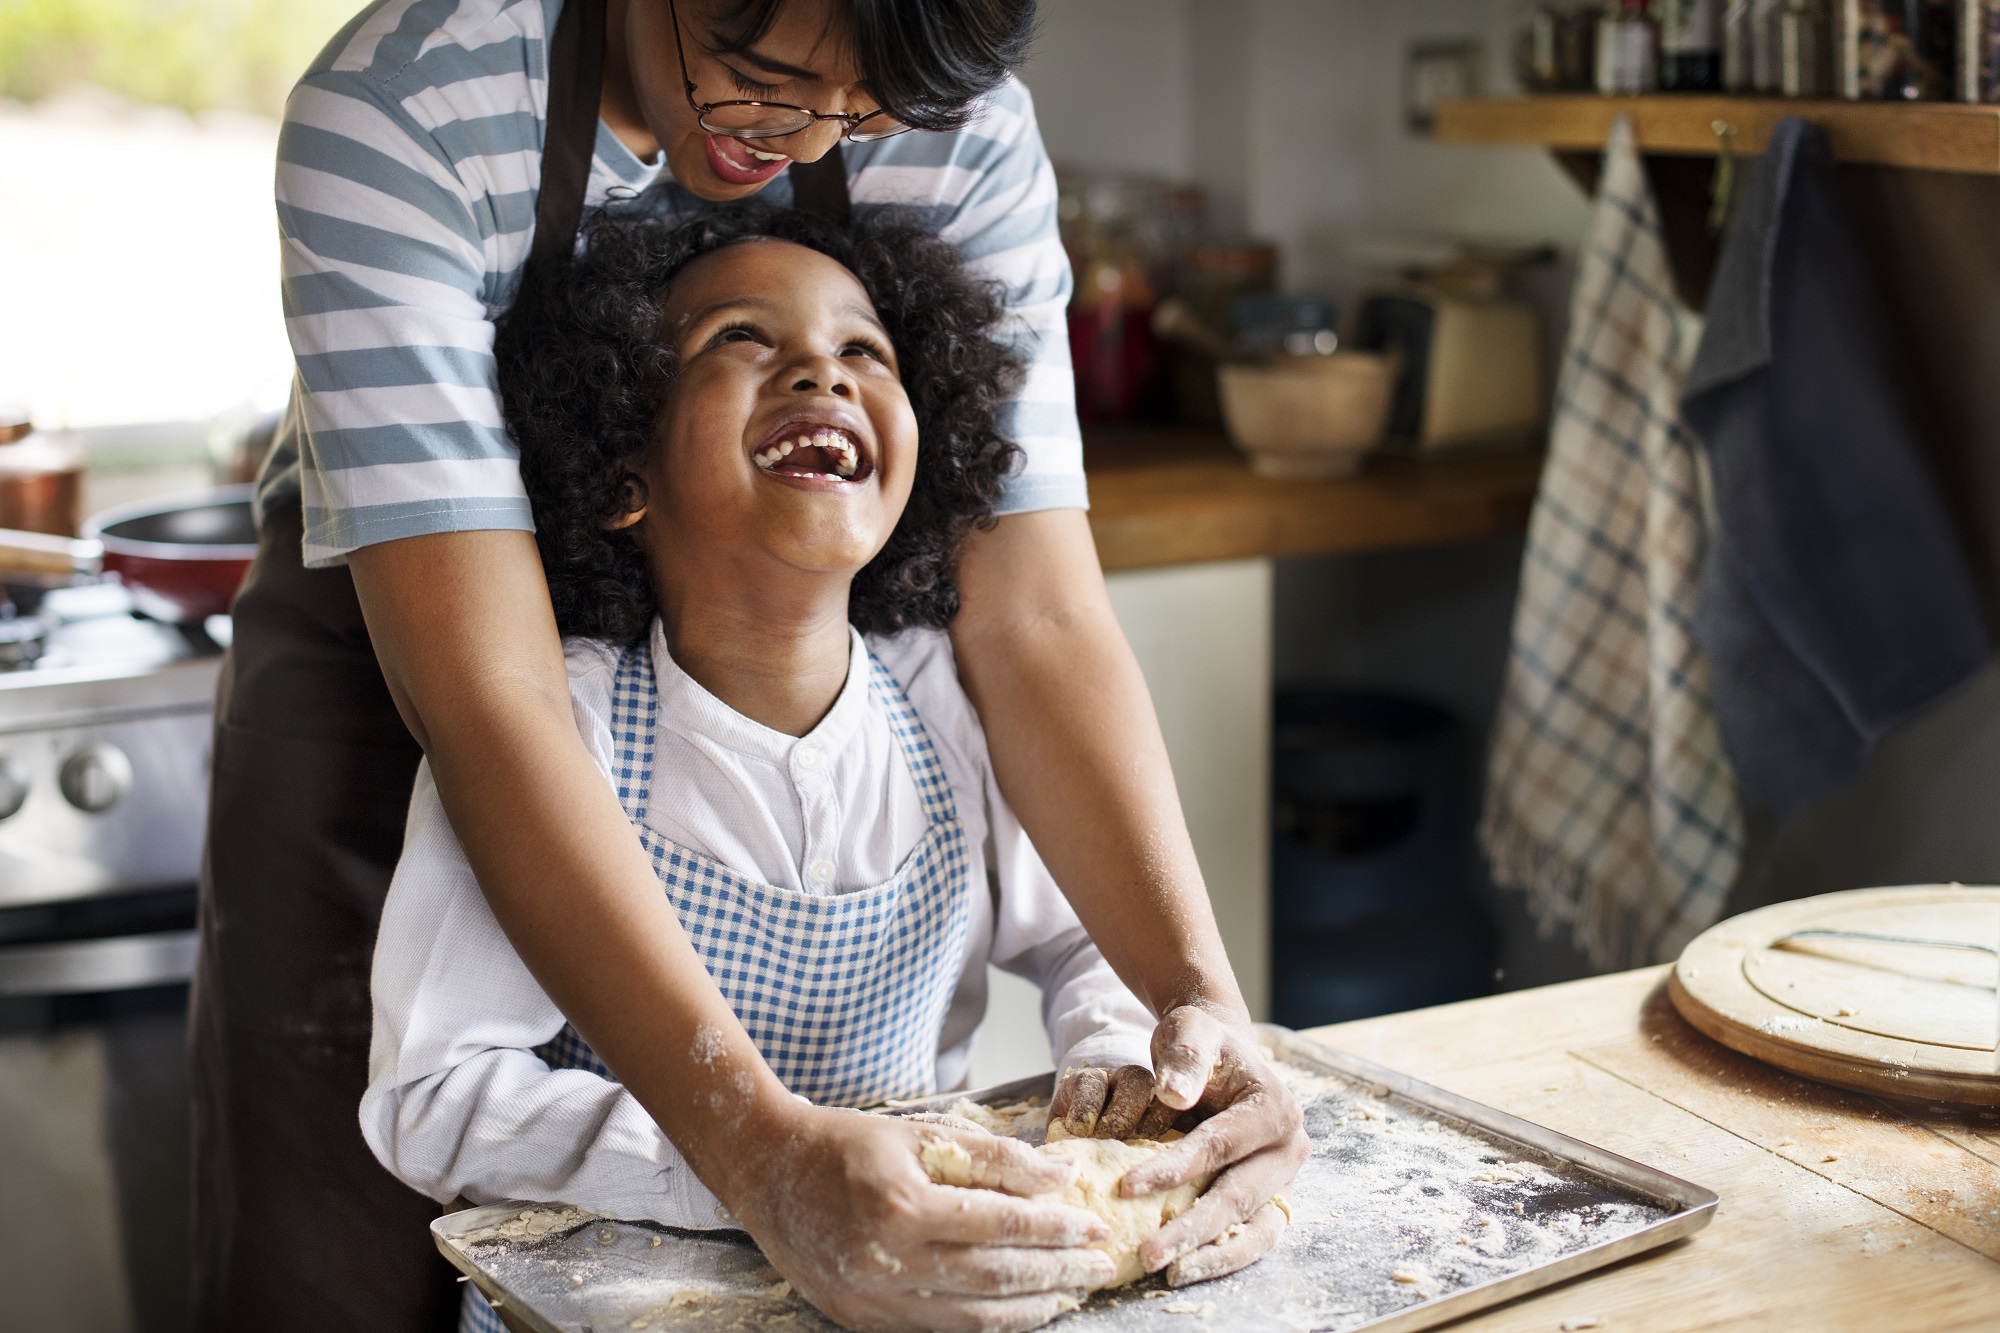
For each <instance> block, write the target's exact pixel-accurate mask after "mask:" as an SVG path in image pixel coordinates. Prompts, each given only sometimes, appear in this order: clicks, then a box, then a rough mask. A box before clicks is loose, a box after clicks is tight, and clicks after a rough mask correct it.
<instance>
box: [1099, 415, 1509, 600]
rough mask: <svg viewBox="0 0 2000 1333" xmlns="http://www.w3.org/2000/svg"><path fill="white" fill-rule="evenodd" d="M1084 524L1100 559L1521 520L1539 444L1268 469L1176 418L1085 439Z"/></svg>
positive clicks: (1341, 540) (1385, 536)
mask: <svg viewBox="0 0 2000 1333" xmlns="http://www.w3.org/2000/svg"><path fill="white" fill-rule="evenodd" d="M1084 468H1085V471H1086V472H1087V473H1088V474H1089V477H1090V504H1091V509H1090V528H1091V531H1092V533H1093V534H1094V535H1095V536H1096V538H1097V554H1098V558H1099V559H1100V560H1102V561H1103V562H1104V567H1105V568H1106V569H1107V570H1124V569H1151V568H1157V567H1160V566H1165V565H1182V564H1193V563H1196V562H1199V561H1210V560H1242V559H1276V558H1280V557H1283V556H1299V555H1332V554H1336V553H1342V552H1351V551H1377V550H1388V549H1391V548H1396V547H1412V546H1429V545H1438V544H1442V543H1446V542H1461V541H1472V540H1475V539H1477V538H1480V537H1493V536H1499V535H1501V534H1505V533H1520V532H1525V531H1526V530H1527V526H1528V511H1529V509H1530V508H1531V507H1532V506H1533V504H1534V498H1535V488H1536V486H1537V484H1538V483H1539V481H1540V478H1541V471H1542V456H1541V454H1540V453H1538V452H1533V451H1529V450H1519V451H1515V452H1510V453H1492V454H1480V455H1472V456H1461V457H1457V458H1446V459H1440V460H1434V461H1423V460H1419V459H1414V458H1407V457H1395V456H1387V455H1382V456H1377V457H1375V458H1371V459H1370V460H1369V461H1368V465H1367V466H1366V467H1365V468H1364V469H1363V470H1362V471H1361V473H1360V474H1358V475H1356V476H1352V477H1340V478H1335V479H1331V480H1325V481H1274V480H1271V479H1269V478H1265V477H1259V476H1257V475H1256V474H1255V473H1253V472H1251V471H1250V468H1249V465H1248V464H1247V463H1246V462H1245V461H1244V459H1243V455H1241V454H1240V453H1238V452H1236V450H1235V449H1233V448H1231V447H1230V445H1229V442H1228V441H1227V440H1226V439H1224V438H1223V437H1222V436H1221V435H1219V434H1215V433H1212V432H1206V431H1200V430H1191V429H1187V428H1185V427H1132V428H1126V429H1120V430H1098V431H1092V432H1089V433H1088V434H1086V436H1085V439H1084Z"/></svg>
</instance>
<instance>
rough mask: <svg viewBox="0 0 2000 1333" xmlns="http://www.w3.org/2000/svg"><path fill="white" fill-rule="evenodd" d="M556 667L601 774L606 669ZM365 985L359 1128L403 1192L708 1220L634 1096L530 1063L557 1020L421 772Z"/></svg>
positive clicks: (596, 662) (594, 656) (680, 1223)
mask: <svg viewBox="0 0 2000 1333" xmlns="http://www.w3.org/2000/svg"><path fill="white" fill-rule="evenodd" d="M569 657H570V678H571V679H570V684H571V692H572V696H573V698H574V700H575V711H576V717H577V723H578V726H579V728H580V729H582V731H583V734H584V738H585V740H586V743H587V744H588V745H589V748H590V750H591V752H592V755H593V757H594V758H596V759H597V761H598V763H599V764H600V766H603V767H605V769H606V771H607V772H608V771H609V768H608V765H609V757H610V728H609V716H608V714H609V704H610V686H611V671H610V663H609V661H608V660H607V658H606V655H605V654H604V653H602V652H601V651H597V652H595V653H593V651H592V650H591V648H590V647H589V646H587V645H586V646H585V647H584V649H582V650H581V651H579V650H578V649H577V648H576V647H572V649H571V651H570V654H569ZM607 780H608V779H607ZM371 986H372V990H373V1001H374V1033H373V1040H372V1043H371V1046H370V1050H369V1059H368V1091H367V1093H366V1094H365V1095H364V1096H363V1097H362V1100H361V1131H362V1136H363V1137H364V1138H366V1139H367V1141H368V1146H369V1147H370V1148H371V1149H373V1150H374V1153H375V1155H376V1157H377V1158H379V1159H380V1160H381V1162H382V1164H383V1165H384V1166H386V1167H387V1168H388V1169H389V1170H390V1172H392V1173H393V1174H394V1175H395V1176H396V1177H397V1178H398V1179H400V1180H402V1181H403V1182H404V1183H405V1184H407V1185H409V1186H410V1187H411V1188H413V1189H416V1190H420V1191H422V1192H423V1193H425V1194H428V1195H429V1196H430V1197H432V1198H434V1199H436V1200H438V1201H439V1202H441V1203H448V1202H450V1201H451V1200H453V1199H456V1198H459V1197H464V1198H466V1199H470V1200H472V1201H473V1202H474V1203H493V1202H500V1201H505V1200H510V1199H524V1200H531V1201H536V1202H549V1203H556V1202H560V1203H568V1204H574V1205H576V1206H577V1207H580V1208H586V1209H589V1210H591V1211H593V1212H599V1213H604V1214H606V1215H609V1216H612V1217H619V1218H624V1219H627V1220H633V1221H639V1220H650V1221H654V1222H660V1223H663V1224H666V1225H669V1226H677V1227H689V1228H714V1227H716V1226H717V1225H719V1222H720V1219H719V1217H718V1209H719V1205H718V1204H717V1202H716V1199H715V1197H714V1195H712V1194H710V1193H709V1191H708V1189H707V1188H706V1187H705V1186H703V1185H702V1183H701V1182H700V1181H699V1180H698V1179H696V1178H695V1175H694V1172H693V1171H691V1170H690V1169H689V1168H688V1166H687V1164H686V1162H684V1161H683V1160H682V1158H681V1156H680V1153H679V1152H678V1151H677V1150H676V1149H675V1148H674V1146H673V1144H672V1142H671V1141H669V1140H668V1138H667V1136H666V1135H665V1134H664V1133H663V1132H662V1131H661V1130H660V1128H659V1126H658V1125H656V1124H655V1123H654V1122H653V1120H652V1117H650V1116H649V1115H648V1114H647V1113H646V1111H645V1110H644V1109H643V1108H642V1107H641V1106H640V1105H639V1103H638V1101H637V1099H635V1098H634V1097H633V1096H632V1094H631V1093H629V1092H627V1091H626V1090H625V1089H624V1088H623V1087H622V1086H621V1085H619V1084H618V1083H615V1082H612V1081H611V1080H609V1079H605V1078H600V1077H598V1076H597V1075H595V1074H589V1073H584V1072H582V1071H580V1070H554V1069H551V1068H550V1067H549V1066H548V1065H547V1064H545V1063H544V1062H543V1061H542V1060H541V1058H540V1057H539V1056H537V1055H535V1054H534V1050H533V1048H534V1047H537V1046H540V1045H542V1044H543V1043H545V1042H547V1041H549V1040H550V1039H552V1038H553V1037H554V1036H555V1035H556V1034H557V1033H558V1032H559V1031H561V1030H562V1027H563V1022H564V1020H563V1016H562V1014H561V1012H560V1011H559V1010H557V1008H556V1007H555V1004H554V1003H553V1002H552V1001H551V1000H550V999H549V998H548V996H547V995H546V994H545V993H543V991H542V988H541V987H540V986H539V985H537V984H536V982H535V979H534V977H533V976H531V975H530V974H529V972H528V969H527V966H526V965H525V964H524V963H523V962H522V961H521V958H520V956H519V955H518V954H516V953H515V952H514V949H513V946H512V945H510V944H509V943H508V942H507V938H506V936H505V935H504V934H503V933H502V932H501V930H500V925H499V923H498V922H497V921H496V920H494V918H493V914H492V912H491V911H490V910H489V909H488V907H487V905H486V900H485V898H484V896H483V895H481V893H480V891H479V885H478V882H477V881H476V880H475V879H474V877H473V874H472V868H471V866H470V865H469V864H468V863H467V861H466V858H465V852H464V850H463V849H462V848H461V847H460V846H459V842H458V839H457V837H456V836H455V835H454V834H453V832H452V829H451V824H450V822H449V821H448V820H447V819H446V817H445V813H444V808H443V806H442V805H441V804H440V803H439V800H438V795H437V787H436V785H435V784H434V783H433V781H432V779H431V773H430V767H429V765H428V764H425V765H423V766H422V767H420V768H419V770H418V774H417V783H416V790H415V793H414V795H413V797H412V799H411V803H410V816H409V823H408V826H407V829H406V832H405V835H404V843H403V855H402V859H401V860H400V861H399V862H398V863H397V866H396V873H395V877H394V879H393V881H392V882H391V884H390V888H389V896H388V900H387V903H386V904H385V905H384V907H383V911H382V926H381V931H380V933H379V935H378V937H377V941H376V945H375V963H374V972H373V977H372V981H371Z"/></svg>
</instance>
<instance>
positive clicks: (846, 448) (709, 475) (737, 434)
mask: <svg viewBox="0 0 2000 1333" xmlns="http://www.w3.org/2000/svg"><path fill="white" fill-rule="evenodd" d="M661 329H662V333H663V336H664V338H665V340H666V341H667V343H668V345H669V346H671V347H673V348H674V349H675V351H676V352H677V353H678V355H679V358H680V371H679V375H678V378H677V379H676V381H675V384H674V388H673V391H672V394H671V397H670V401H669V402H668V403H667V404H666V406H665V408H664V409H663V410H662V412H661V414H660V417H659V421H658V423H657V427H656V440H657V443H656V445H655V447H654V449H653V452H652V454H651V455H650V456H649V457H648V458H647V459H646V461H645V463H644V465H643V466H641V467H640V468H639V469H638V475H639V478H640V480H641V481H642V482H644V484H645V487H646V490H647V492H648V503H647V510H646V515H645V518H644V519H643V520H642V523H643V528H644V530H645V536H646V540H647V544H648V546H649V549H651V551H652V552H653V562H654V564H655V566H656V568H659V567H660V566H661V562H662V561H663V560H664V561H666V562H667V563H668V564H669V565H673V564H677V563H679V562H681V561H683V560H695V561H701V562H705V563H712V562H714V561H716V560H721V561H722V562H724V563H725V564H731V563H737V564H755V563H757V562H758V561H760V560H765V559H771V558H775V559H776V560H777V561H779V562H780V563H782V564H784V565H788V566H791V567H793V568H795V569H798V570H801V571H804V572H811V573H819V574H842V575H852V574H853V573H855V572H856V571H858V570H859V569H860V568H861V567H862V566H863V565H865V564H867V563H868V562H869V561H870V560H871V559H873V558H874V557H875V554H876V552H878V551H880V550H881V549H882V546H883V544H884V543H885V542H887V541H888V540H889V534H890V533H891V532H892V531H894V529H895V526H896V521H897V519H899V518H900V517H901V516H902V513H903V506H904V504H905V502H907V501H908V499H909V495H910V483H911V479H912V477H913V475H914V473H915V470H916V461H917V423H916V417H915V416H914V414H913V413H912V412H911V410H910V400H909V397H908V396H907V395H906V394H905V393H904V392H903V385H902V381H901V380H900V379H899V378H898V369H897V363H896V350H895V348H894V347H892V346H891V345H890V343H889V337H888V334H887V333H885V332H884V331H883V328H882V325H881V323H880V322H879V321H878V320H877V319H876V317H875V309H874V305H873V303H871V302H870V300H869V299H868V294H867V292H866V291H864V290H863V289H862V286H861V284H860V282H859V281H858V280H857V279H856V278H855V276H854V275H853V274H852V273H850V272H848V270H847V269H846V268H844V267H843V266H842V265H840V264H839V263H837V262H835V261H834V260H832V259H829V258H827V257H826V256H825V255H822V254H819V253H818V252H816V251H813V250H808V249H806V248H805V247H804V246H799V245H793V244H791V243H790V242H788V241H777V240H758V241H749V242H745V243H742V244H738V245H731V246H727V247H725V248H723V249H721V250H718V251H715V252H714V253H712V254H708V255H704V256H703V257H702V258H700V259H698V260H696V261H695V262H694V263H692V264H690V265H688V266H687V267H686V268H685V269H683V270H681V272H680V274H679V275H678V276H676V277H675V279H674V282H673V285H672V287H671V288H670V289H669V290H668V292H667V296H666V300H665V302H664V305H663V310H662V323H661ZM655 539H657V540H655Z"/></svg>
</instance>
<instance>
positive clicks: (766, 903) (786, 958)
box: [459, 644, 972, 1333]
mask: <svg viewBox="0 0 2000 1333" xmlns="http://www.w3.org/2000/svg"><path fill="white" fill-rule="evenodd" d="M868 665H869V688H870V689H871V690H872V691H873V692H874V695H875V698H876V700H877V701H878V702H880V703H881V704H882V705H883V707H884V708H885V709H886V710H887V712H888V715H889V720H890V724H891V725H892V726H893V727H894V728H895V731H896V739H897V740H898V741H899V742H900V743H901V745H902V747H903V757H904V760H905V761H906V762H907V763H908V764H909V766H910V774H911V776H912V777H914V778H915V779H916V783H917V790H918V792H919V794H920V795H921V796H922V798H923V803H924V813H925V815H926V816H927V817H928V821H929V823H928V827H927V828H926V829H925V832H924V836H923V837H922V839H920V840H919V841H918V843H917V846H916V848H915V850H913V851H912V852H911V853H910V855H909V857H908V858H907V859H906V860H905V861H904V862H903V865H902V868H901V869H900V870H898V871H897V872H896V875H895V878H893V879H891V880H890V881H889V882H888V883H886V884H880V885H877V886H876V887H874V888H870V889H861V890H858V891H856V892H854V893H842V894H811V893H802V892H798V891H795V890H791V889H780V888H774V887H772V886H771V885H768V884H759V883H757V882H756V881H754V880H752V879H749V878H747V877H745V876H743V875H739V874H737V873H736V872H735V871H734V870H731V869H730V868H729V867H727V866H724V865H720V864H717V863H716V862H714V861H712V860H710V859H709V858H707V857H705V856H702V855H700V854H698V853H695V852H691V851H689V850H687V849H686V848H684V847H679V846H676V845H675V844H674V843H673V842H672V841H670V840H668V839H667V838H664V837H662V836H660V835H659V834H658V833H655V832H654V831H653V830H652V829H650V828H648V827H647V826H646V809H647V802H648V800H649V799H650V796H651V789H652V781H653V736H654V731H655V728H656V725H657V723H658V721H659V711H660V696H659V687H658V684H657V682H656V679H655V677H654V674H653V654H652V649H651V647H650V646H649V645H646V644H642V645H640V646H638V647H636V648H632V649H630V650H628V651H627V652H626V653H625V655H624V657H623V658H622V659H621V660H620V662H619V666H618V675H617V677H616V680H615V683H614V684H613V686H612V692H611V738H612V763H613V772H612V775H613V777H614V778H615V779H616V781H617V784H618V800H619V803H620V804H621V805H623V806H624V807H625V813H626V814H627V815H628V816H630V818H631V820H632V825H633V827H634V828H636V829H637V830H638V831H639V841H640V842H641V843H642V844H643V845H644V846H645V848H646V851H647V852H648V854H650V855H651V856H652V858H653V869H654V871H655V873H657V874H658V875H659V877H660V883H661V884H662V885H664V886H665V887H666V891H667V898H668V899H669V900H670V901H671V902H672V903H673V905H674V912H675V914H676V915H677V916H679V917H680V922H681V928H682V929H684V930H685V931H687V933H688V938H689V939H690V940H691V941H692V942H693V944H694V947H695V952H697V953H699V954H700V955H701V957H702V961H703V962H704V963H706V964H707V966H708V971H709V975H711V976H712V977H714V978H715V983H716V985H717V986H719V987H721V989H722V993H723V995H724V996H725V997H726V998H727V999H728V1000H729V1006H730V1008H732V1009H734V1010H735V1011H736V1017H737V1018H738V1019H739V1020H741V1021H742V1023H743V1026H744V1027H745V1028H746V1029H747V1030H748V1031H749V1033H750V1038H751V1040H753V1041H755V1042H756V1043H757V1049H758V1050H759V1051H761V1052H763V1055H764V1058H765V1060H767V1061H769V1062H770V1065H771V1068H772V1070H773V1071H774V1072H775V1073H776V1074H777V1075H778V1077H779V1078H780V1079H781V1080H783V1082H784V1084H785V1086H786V1087H787V1088H790V1089H791V1090H792V1091H793V1092H795V1093H798V1094H800V1095H801V1096H804V1097H808V1098H811V1099H812V1100H813V1101H815V1102H818V1103H820V1104H822V1105H831V1106H868V1105H871V1104H873V1103H876V1102H879V1101H882V1100H884V1099H886V1098H890V1097H922V1096H925V1095H928V1094H929V1093H932V1092H934V1091H936V1080H937V1055H938V1039H939V1036H940V1034H941V1033H942V1032H943V1029H944V1016H945V1009H946V1007H947V1006H948V1005H949V1004H950V1003H951V996H952V992H953V990H954V989H955V987H956V984H957V980H958V973H959V968H960V965H961V961H962V955H963V954H964V951H965V933H966V929H967V927H968V925H969V923H970V920H971V914H972V913H971V908H972V896H971V886H970V884H968V883H967V877H966V851H965V829H964V826H963V825H961V824H960V823H959V822H958V809H957V806H956V805H955V803H954V802H953V800H952V795H951V788H950V785H949V784H948V783H947V782H946V781H945V776H944V768H943V765H942V764H941V763H939V761H938V756H937V751H936V750H935V749H934V748H933V747H932V745H931V741H930V736H929V735H928V734H927V733H926V732H925V730H924V724H923V722H922V721H921V720H920V719H919V718H918V717H917V714H916V710H915V709H913V708H911V707H910V701H909V699H908V698H907V697H906V696H905V695H904V693H903V687H902V686H901V685H900V684H898V683H897V681H896V679H895V677H893V676H891V675H890V674H889V672H888V669H887V668H886V667H884V666H883V665H882V663H881V662H880V661H879V660H878V659H877V658H876V657H875V655H874V654H873V653H870V654H869V656H868ZM535 1053H536V1054H537V1055H539V1056H541V1057H542V1059H543V1060H545V1061H547V1062H548V1064H549V1066H550V1067H551V1068H553V1069H586V1070H589V1071H591V1072H592V1073H595V1074H598V1075H600V1076H602V1077H604V1078H615V1077H616V1076H615V1075H614V1074H612V1073H611V1071H610V1070H609V1069H607V1068H605V1066H604V1063H603V1061H601V1060H599V1059H598V1058H597V1055H596V1053H595V1052H594V1051H592V1050H591V1049H590V1046H589V1044H588V1043H587V1042H585V1041H584V1039H583V1037H582V1036H581V1035H580V1034H579V1033H578V1032H577V1030H576V1029H575V1028H573V1027H571V1026H569V1025H568V1024H564V1026H563V1029H562V1031H561V1032H559V1033H557V1034H556V1036H555V1038H554V1040H552V1041H550V1042H549V1043H548V1044H547V1045H545V1046H539V1047H536V1048H535ZM459 1330H460V1333H504V1326H503V1325H502V1324H501V1322H500V1318H499V1316H498V1315H496V1314H495V1313H494V1312H493V1310H492V1308H491V1307H490V1306H489V1305H487V1303H486V1301H485V1299H484V1298H483V1297H481V1296H480V1295H479V1293H478V1292H477V1291H476V1290H474V1289H473V1288H472V1287H471V1286H470V1285H468V1286H467V1287H466V1293H465V1302H464V1305H463V1308H462V1311H461V1315H460V1319H459Z"/></svg>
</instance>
